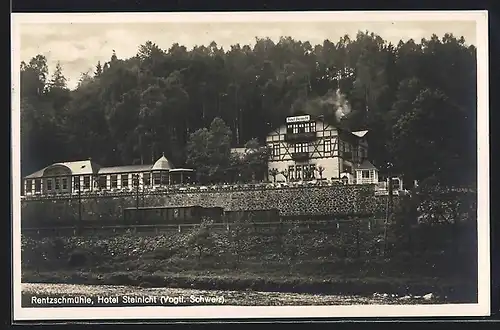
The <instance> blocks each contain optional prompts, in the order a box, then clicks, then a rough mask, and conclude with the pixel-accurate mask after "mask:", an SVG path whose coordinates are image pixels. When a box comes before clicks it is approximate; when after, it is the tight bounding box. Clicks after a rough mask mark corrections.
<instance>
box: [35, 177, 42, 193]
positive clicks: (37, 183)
mask: <svg viewBox="0 0 500 330" xmlns="http://www.w3.org/2000/svg"><path fill="white" fill-rule="evenodd" d="M41 190H42V181H41V180H39V179H37V180H35V192H40V191H41Z"/></svg>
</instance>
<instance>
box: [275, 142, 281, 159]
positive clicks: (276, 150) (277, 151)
mask: <svg viewBox="0 0 500 330" xmlns="http://www.w3.org/2000/svg"><path fill="white" fill-rule="evenodd" d="M279 155H280V145H279V143H275V144H274V145H273V156H274V157H279Z"/></svg>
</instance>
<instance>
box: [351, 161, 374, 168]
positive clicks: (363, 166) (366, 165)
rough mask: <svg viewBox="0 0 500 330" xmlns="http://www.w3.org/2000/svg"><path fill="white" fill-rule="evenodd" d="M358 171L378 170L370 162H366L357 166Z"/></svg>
mask: <svg viewBox="0 0 500 330" xmlns="http://www.w3.org/2000/svg"><path fill="white" fill-rule="evenodd" d="M354 168H355V169H356V170H376V169H377V168H376V167H375V165H373V164H372V163H371V162H370V161H369V160H364V161H363V162H362V163H361V164H359V165H355V166H354Z"/></svg>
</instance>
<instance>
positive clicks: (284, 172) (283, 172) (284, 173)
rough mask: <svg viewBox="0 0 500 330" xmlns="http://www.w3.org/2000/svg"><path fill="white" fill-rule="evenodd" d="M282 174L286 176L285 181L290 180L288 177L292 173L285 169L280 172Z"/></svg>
mask: <svg viewBox="0 0 500 330" xmlns="http://www.w3.org/2000/svg"><path fill="white" fill-rule="evenodd" d="M280 174H281V175H283V177H285V181H287V182H288V177H289V176H290V173H289V172H288V170H283V171H281V172H280Z"/></svg>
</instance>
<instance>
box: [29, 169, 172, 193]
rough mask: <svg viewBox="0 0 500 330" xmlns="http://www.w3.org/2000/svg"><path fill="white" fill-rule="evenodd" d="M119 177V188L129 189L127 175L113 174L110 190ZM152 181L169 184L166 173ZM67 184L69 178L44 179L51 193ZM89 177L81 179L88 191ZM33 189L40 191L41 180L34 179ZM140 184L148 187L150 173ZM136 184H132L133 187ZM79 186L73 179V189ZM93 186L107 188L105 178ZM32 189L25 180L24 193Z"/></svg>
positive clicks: (114, 186)
mask: <svg viewBox="0 0 500 330" xmlns="http://www.w3.org/2000/svg"><path fill="white" fill-rule="evenodd" d="M119 176H120V179H121V187H129V186H130V185H131V183H133V182H130V180H129V175H128V174H122V175H118V174H113V175H110V187H111V188H117V187H118V177H119ZM153 181H154V184H155V185H160V184H169V176H168V173H163V172H159V173H153ZM68 182H69V178H65V177H63V178H53V179H45V183H46V190H47V191H52V190H56V191H58V190H68V186H69V185H68ZM90 182H91V177H90V176H84V177H83V189H87V190H88V189H90V188H91V183H90ZM34 183H35V187H34V190H35V192H40V191H41V190H42V181H41V179H35V180H34ZM142 183H143V185H145V186H149V185H150V184H151V173H143V176H142ZM135 184H136V183H135V182H134V185H135ZM79 186H80V177H75V178H74V180H73V189H74V190H78V188H79ZM95 186H96V187H97V188H107V176H105V175H100V176H99V177H98V178H97V180H96V184H95ZM32 189H33V180H29V179H28V180H26V192H27V193H31V192H32Z"/></svg>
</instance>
